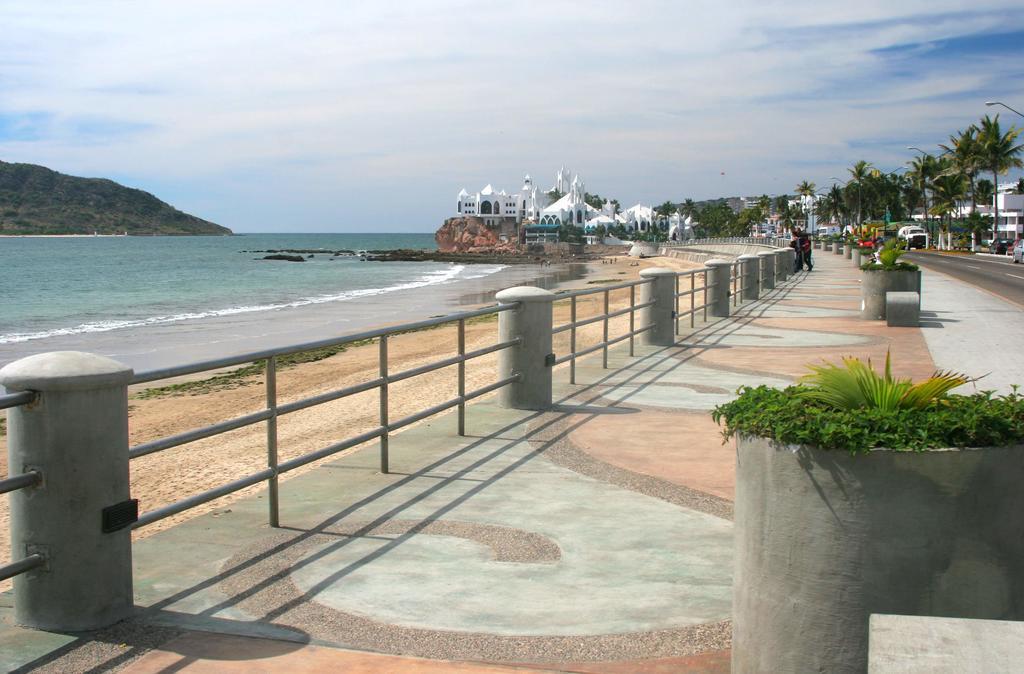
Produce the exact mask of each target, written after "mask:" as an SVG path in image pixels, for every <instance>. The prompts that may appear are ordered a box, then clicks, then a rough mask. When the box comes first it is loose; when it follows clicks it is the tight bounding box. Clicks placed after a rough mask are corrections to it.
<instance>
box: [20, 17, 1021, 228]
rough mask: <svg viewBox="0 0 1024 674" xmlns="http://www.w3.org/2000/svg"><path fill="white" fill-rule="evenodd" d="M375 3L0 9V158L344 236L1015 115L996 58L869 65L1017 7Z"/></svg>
mask: <svg viewBox="0 0 1024 674" xmlns="http://www.w3.org/2000/svg"><path fill="white" fill-rule="evenodd" d="M381 5H382V3H379V2H346V3H333V2H303V3H283V2H245V3H242V2H198V1H178V2H147V3H127V2H75V3H70V2H69V3H47V4H45V5H43V6H40V3H37V2H17V1H15V2H13V3H12V2H10V1H9V2H8V3H6V4H5V5H4V6H3V7H2V8H0V86H2V91H3V96H2V98H0V120H2V119H4V118H5V117H7V118H16V117H17V116H18V115H20V114H28V113H40V112H42V113H52V114H53V120H52V122H51V123H50V124H49V125H48V126H47V128H46V133H45V134H43V135H42V136H41V137H36V138H33V139H27V140H17V139H10V138H8V139H5V138H4V136H3V134H2V131H0V157H2V158H4V159H6V160H16V161H29V162H36V163H41V164H45V165H48V166H51V167H54V168H57V169H59V170H63V171H66V172H70V173H78V174H88V175H112V176H118V177H121V178H122V179H125V180H126V181H128V182H131V183H132V184H134V185H137V186H140V187H144V188H147V189H151V190H153V191H154V192H156V193H157V194H158V196H163V194H161V188H164V189H165V190H168V191H170V192H171V193H173V195H174V202H175V205H177V206H179V207H181V208H183V209H185V210H190V211H192V212H196V213H197V214H198V215H201V216H203V217H208V218H210V219H213V220H216V221H218V222H222V223H223V224H226V225H228V226H230V227H233V228H236V229H240V230H251V229H262V230H275V229H280V228H281V218H280V214H282V213H289V214H292V217H293V218H294V220H296V221H303V219H304V218H305V219H306V220H305V221H304V222H300V223H299V224H295V225H294V229H296V230H310V229H313V228H315V227H326V228H330V229H351V230H360V229H366V228H368V225H367V223H376V222H379V221H380V212H381V209H382V208H383V209H384V210H385V211H386V212H388V213H389V214H392V215H391V219H390V220H389V221H390V223H391V225H392V226H394V227H396V228H401V229H421V230H429V229H432V228H433V227H435V226H437V225H438V224H439V223H440V221H441V219H443V218H444V217H445V216H447V215H449V212H448V211H449V210H450V207H451V201H452V199H453V195H454V194H455V193H456V192H457V191H458V189H459V188H460V187H462V186H466V187H470V188H472V187H478V186H480V185H482V184H483V183H485V182H495V183H496V184H502V185H504V186H505V187H506V188H510V189H511V188H515V187H517V186H518V180H519V178H520V177H521V174H522V173H523V172H526V171H529V172H531V173H533V174H534V175H535V176H536V177H537V178H538V180H540V181H541V182H542V183H546V181H547V180H548V177H549V176H548V174H550V173H553V171H554V169H556V168H557V167H558V166H559V165H561V164H562V163H566V164H568V165H570V166H572V167H573V168H575V169H577V170H579V171H580V172H582V173H583V174H584V177H585V178H586V179H587V185H588V188H589V189H591V190H592V191H597V192H600V193H601V194H606V195H610V196H617V197H618V198H619V199H620V200H621V201H623V202H626V201H633V200H637V199H642V200H645V201H658V202H660V201H663V200H664V199H666V198H672V199H681V198H683V197H684V196H692V197H695V198H702V197H709V196H719V195H725V194H740V193H759V192H782V191H787V190H791V189H792V186H793V185H795V184H796V182H797V181H799V180H802V179H812V180H817V181H819V182H822V181H824V180H825V179H826V178H827V176H829V175H834V174H836V172H838V171H841V170H842V169H843V167H844V166H846V165H848V164H850V163H852V162H853V161H855V160H857V159H860V158H867V159H871V160H874V161H875V162H876V163H878V164H884V163H886V162H892V163H894V165H895V164H898V163H900V162H901V161H902V160H903V156H902V155H901V154H900V153H901V152H902V148H903V146H904V145H906V144H916V143H928V142H930V143H932V144H934V143H937V142H940V141H943V140H944V139H945V138H946V136H947V135H948V134H949V133H950V132H952V131H953V130H955V129H956V128H958V127H962V126H964V125H966V124H967V123H969V122H970V121H973V120H974V119H976V118H977V117H978V116H980V115H981V114H983V113H984V112H985V111H986V110H985V109H984V108H983V106H982V101H984V100H985V98H986V97H994V96H996V95H998V96H1000V97H1005V98H1008V99H1011V100H1024V85H1022V84H1021V80H1020V78H1019V77H1017V78H1008V77H1006V76H1004V75H1003V74H1002V72H1003V69H1005V67H1006V66H1007V65H1008V64H1009V59H1008V58H1007V59H1006V60H1000V59H999V58H998V56H999V55H993V54H981V55H973V56H969V57H965V58H963V59H960V60H957V61H956V62H954V63H950V62H948V61H946V60H943V59H941V58H939V57H941V53H937V54H933V56H934V57H935V58H929V56H928V54H927V53H925V54H924V55H923V56H921V57H920V58H918V59H916V60H914V61H913V62H912V63H911V64H910V65H909V66H906V67H909V68H910V69H911V72H910V73H909V76H908V74H901V73H898V72H895V71H894V70H893V69H894V67H895V66H894V63H897V61H894V59H893V57H892V56H890V55H884V54H880V53H879V52H878V50H881V49H885V48H888V47H893V46H899V45H905V44H914V43H920V42H926V41H929V40H936V39H946V38H955V37H958V36H964V35H972V34H977V33H985V32H994V31H1006V30H1020V29H1021V28H1022V27H1024V23H1022V20H1021V19H1020V18H1018V17H1019V11H1017V6H1016V2H1008V1H999V2H997V1H993V0H989V1H987V2H980V3H974V4H972V5H971V7H970V11H969V12H965V11H964V6H963V5H962V3H961V2H951V1H949V0H945V1H941V0H940V1H934V2H922V1H917V0H915V1H912V2H902V3H893V2H877V1H869V2H861V3H857V4H856V5H851V4H849V3H844V4H839V3H835V6H834V7H832V6H830V5H829V4H823V3H820V2H817V3H810V2H804V1H800V2H789V1H787V2H769V3H763V2H733V3H722V2H716V3H712V2H703V1H700V2H686V3H682V2H671V1H669V2H653V1H649V0H639V1H636V2H631V3H629V4H628V5H623V4H622V3H610V2H588V3H573V2H520V3H516V4H501V5H495V4H492V3H479V2H455V1H450V2H426V1H423V2H403V3H400V4H398V3H396V4H395V5H394V6H383V7H382V6H381ZM897 5H898V6H897ZM1014 22H1016V24H1015V23H1014ZM923 51H925V52H927V50H923ZM1019 55H1020V52H1019V51H1018V52H1017V54H1016V56H1017V57H1018V59H1019ZM1009 56H1011V55H1009V54H1007V55H1004V57H1009ZM983 92H984V93H983ZM868 104H869V105H868ZM82 119H92V120H105V123H104V124H102V125H101V128H102V129H105V130H106V131H107V137H106V139H105V141H104V142H103V143H102V145H100V146H97V144H96V138H95V137H90V138H89V139H87V140H88V141H89V142H84V140H86V139H83V137H82V136H81V134H80V131H79V130H80V128H81V126H80V124H79V122H80V120H82ZM118 122H123V123H125V124H126V125H129V126H128V127H126V128H125V130H124V133H118V132H117V131H118V125H117V123H118ZM2 128H3V127H2V126H0V129H2ZM888 139H891V140H892V143H891V147H888V146H886V145H885V141H886V140H888ZM872 141H880V142H879V143H878V144H876V145H872V146H871V153H872V154H870V155H868V154H865V150H864V149H863V147H862V145H861V144H864V143H868V144H870V143H871V142H872ZM722 171H725V172H726V176H725V177H723V176H721V172H722ZM395 188H397V189H399V192H398V193H397V194H393V193H391V190H393V189H395ZM264 214H265V215H264ZM305 223H308V226H304V224H305Z"/></svg>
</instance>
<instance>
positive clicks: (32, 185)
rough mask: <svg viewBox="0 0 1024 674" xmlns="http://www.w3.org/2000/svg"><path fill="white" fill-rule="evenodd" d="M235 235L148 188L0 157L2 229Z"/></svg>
mask: <svg viewBox="0 0 1024 674" xmlns="http://www.w3.org/2000/svg"><path fill="white" fill-rule="evenodd" d="M94 232H96V233H99V234H124V233H125V232H128V234H135V235H151V234H163V235H172V234H211V235H224V234H231V230H230V229H228V228H227V227H221V226H220V225H215V224H214V223H212V222H207V221H206V220H202V219H200V218H197V217H195V216H194V215H189V214H188V213H182V212H181V211H179V210H178V209H176V208H174V207H173V206H171V205H169V204H166V203H164V202H163V201H160V200H159V199H157V198H156V197H154V196H153V195H152V194H150V193H149V192H143V191H142V190H136V189H132V188H130V187H125V186H124V185H118V184H117V183H115V182H114V181H113V180H106V179H102V178H76V177H75V176H68V175H64V174H63V173H57V172H56V171H51V170H50V169H48V168H46V167H45V166H36V165H35V164H9V163H7V162H2V161H0V234H92V233H94Z"/></svg>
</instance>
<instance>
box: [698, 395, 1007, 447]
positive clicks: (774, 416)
mask: <svg viewBox="0 0 1024 674" xmlns="http://www.w3.org/2000/svg"><path fill="white" fill-rule="evenodd" d="M808 390H809V389H808V387H805V386H799V385H798V386H790V387H787V388H785V389H781V390H780V389H773V388H769V387H767V386H758V387H754V388H751V387H743V388H741V389H740V391H739V394H740V395H739V397H738V398H736V399H735V400H733V401H732V402H729V403H726V404H724V405H719V406H718V407H716V408H715V410H714V412H713V413H712V417H713V418H714V419H715V422H716V423H719V424H721V423H722V422H723V421H724V422H725V423H724V428H723V431H722V435H723V436H724V438H725V439H726V440H728V439H729V438H731V437H733V436H734V435H736V434H743V435H752V436H756V437H762V438H770V439H772V440H776V441H778V442H782V443H785V444H792V445H812V446H814V447H819V448H821V449H845V450H848V451H849V452H850V453H851V454H858V453H864V452H868V451H870V450H871V449H874V448H876V447H887V448H889V449H894V450H901V451H923V450H925V449H935V448H940V447H999V446H1006V445H1012V444H1019V443H1024V398H1021V397H1020V396H1018V395H1017V394H1016V393H1013V394H1011V395H1007V396H998V397H996V396H993V395H992V393H991V392H985V393H978V394H975V395H966V396H963V395H950V396H947V397H946V398H944V399H942V400H940V401H936V402H933V403H931V404H929V405H927V406H925V407H907V408H896V409H890V410H873V409H837V408H835V407H832V406H831V405H827V404H825V403H822V402H820V401H817V400H814V399H812V398H808V397H806V396H805V394H806V392H807V391H808Z"/></svg>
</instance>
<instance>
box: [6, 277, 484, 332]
mask: <svg viewBox="0 0 1024 674" xmlns="http://www.w3.org/2000/svg"><path fill="white" fill-rule="evenodd" d="M465 269H466V266H465V265H459V264H453V265H451V266H450V267H447V268H445V269H438V270H436V271H431V272H427V273H425V274H423V275H422V276H420V277H418V278H416V279H414V280H412V281H407V282H405V283H396V284H394V285H390V286H386V287H384V288H363V289H360V290H348V291H345V292H341V293H333V294H330V295H317V296H315V297H305V298H302V299H299V300H294V301H292V302H281V303H276V304H255V305H245V306H237V307H228V308H226V309H211V310H209V311H190V312H185V313H180V314H170V315H166V316H149V317H147V318H137V319H125V320H117V321H96V322H93V323H83V324H81V325H76V326H74V327H70V328H54V329H52V330H44V331H40V332H20V333H19V332H12V333H9V334H6V335H0V344H18V343H21V342H29V341H32V340H36V339H46V338H48V337H62V336H68V335H81V334H86V333H91V332H109V331H111V330H121V329H124V328H141V327H146V326H151V325H162V324H166V323H178V322H180V321H190V320H196V319H202V318H216V317H218V316H234V315H237V314H248V313H254V312H259V311H277V310H281V309H294V308H296V307H305V306H310V305H314V304H327V303H328V302H345V301H347V300H353V299H357V298H360V297H371V296H374V295H384V294H387V293H393V292H398V291H401V290H412V289H414V288H424V287H426V286H434V285H443V284H448V283H454V282H456V281H461V280H467V279H475V278H482V277H484V276H490V275H491V274H493V273H495V272H497V271H500V270H502V269H504V266H497V265H496V266H494V267H491V268H490V269H491V271H487V272H486V273H482V274H471V275H468V276H465V277H462V278H460V277H459V274H461V273H462V272H463V271H464V270H465ZM481 271H484V270H482V269H481Z"/></svg>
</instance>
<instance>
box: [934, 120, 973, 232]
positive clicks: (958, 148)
mask: <svg viewBox="0 0 1024 674" xmlns="http://www.w3.org/2000/svg"><path fill="white" fill-rule="evenodd" d="M939 147H941V148H942V149H943V150H945V154H946V156H948V157H949V158H950V159H951V160H952V166H951V167H950V168H949V169H948V170H950V171H952V172H955V173H959V174H960V175H962V176H965V177H966V178H967V182H968V183H969V186H970V195H971V211H972V212H973V211H974V210H976V209H977V207H978V201H977V198H976V197H975V193H974V182H975V179H976V178H977V175H978V171H980V170H981V143H979V142H978V127H977V126H975V125H973V124H972V125H970V126H969V127H967V129H966V130H964V131H957V132H956V134H955V135H952V136H950V137H949V145H939Z"/></svg>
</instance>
